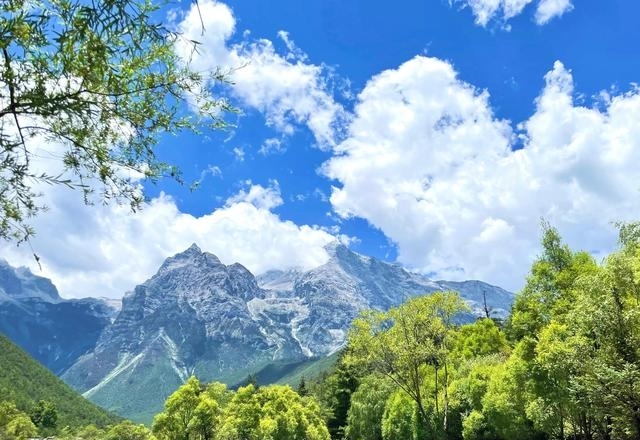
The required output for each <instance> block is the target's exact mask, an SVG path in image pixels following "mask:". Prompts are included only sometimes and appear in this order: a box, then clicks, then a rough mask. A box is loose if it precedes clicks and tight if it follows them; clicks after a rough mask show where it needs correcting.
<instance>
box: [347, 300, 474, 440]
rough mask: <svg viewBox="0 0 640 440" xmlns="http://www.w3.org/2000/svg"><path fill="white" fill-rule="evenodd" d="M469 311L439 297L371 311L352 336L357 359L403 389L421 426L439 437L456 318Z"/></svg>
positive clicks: (444, 423) (445, 421)
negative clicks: (429, 428) (413, 402)
mask: <svg viewBox="0 0 640 440" xmlns="http://www.w3.org/2000/svg"><path fill="white" fill-rule="evenodd" d="M466 310H468V307H467V305H466V304H465V303H464V302H463V301H462V300H461V299H460V297H459V296H458V294H457V293H455V292H436V293H434V294H432V295H428V296H422V297H417V298H413V299H411V300H409V301H407V302H406V303H404V304H402V305H400V306H399V307H397V308H393V309H391V310H389V311H388V312H377V311H370V312H367V313H366V314H364V316H362V317H361V318H358V319H356V320H355V322H354V324H353V327H352V330H351V332H350V334H349V340H348V341H349V347H350V349H351V353H352V356H353V357H354V360H355V361H356V362H362V363H365V364H367V365H369V366H370V368H372V369H373V370H374V371H377V372H379V373H380V374H383V375H385V376H387V377H388V378H389V379H391V380H392V381H393V382H394V383H395V384H396V385H397V386H398V387H400V388H401V389H402V390H404V391H405V392H406V393H407V394H408V395H409V396H410V397H411V398H412V399H413V400H414V401H415V403H416V406H417V409H418V413H419V415H420V423H421V424H422V425H423V426H424V427H428V426H430V427H431V430H432V431H433V433H434V434H436V435H441V434H442V433H445V434H446V433H447V431H448V413H449V398H448V394H447V388H448V384H449V379H450V377H449V368H450V359H449V351H450V348H451V344H452V342H453V338H452V333H453V331H454V328H453V318H454V317H455V316H456V315H457V314H459V313H461V312H463V311H466ZM440 398H442V407H441V406H440ZM431 407H432V408H433V412H431V411H430V408H431ZM432 420H433V421H435V422H436V423H435V424H432Z"/></svg>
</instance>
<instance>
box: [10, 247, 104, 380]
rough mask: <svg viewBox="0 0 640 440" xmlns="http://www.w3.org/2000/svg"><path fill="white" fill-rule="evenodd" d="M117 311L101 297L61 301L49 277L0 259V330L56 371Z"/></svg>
mask: <svg viewBox="0 0 640 440" xmlns="http://www.w3.org/2000/svg"><path fill="white" fill-rule="evenodd" d="M116 313H117V310H116V309H115V308H114V307H113V306H112V305H111V304H108V303H107V302H105V301H104V300H101V299H96V298H85V299H74V300H64V299H62V298H60V296H59V295H58V290H57V289H56V287H55V286H54V285H53V284H52V283H51V281H50V280H48V279H47V278H43V277H39V276H37V275H34V274H32V273H31V271H30V270H29V269H27V268H24V267H21V268H17V269H15V268H13V267H11V266H10V265H9V264H8V263H7V262H6V261H3V260H0V333H3V334H5V335H6V336H7V337H8V338H9V339H11V340H12V341H13V342H14V343H16V344H17V345H19V346H20V347H21V348H22V349H24V350H25V351H26V352H27V353H29V354H30V355H31V356H32V357H34V358H35V359H36V360H38V361H39V362H40V363H42V364H43V365H44V366H46V367H47V368H49V369H50V370H51V371H53V372H54V373H55V374H58V375H59V374H62V373H63V372H64V371H66V370H67V369H68V368H69V367H70V366H71V365H72V364H73V363H74V362H76V361H77V359H78V358H79V357H80V356H81V355H83V354H85V353H86V352H88V351H91V350H93V348H94V347H95V344H96V341H97V340H98V337H99V336H100V334H101V333H102V331H103V330H104V329H105V328H106V327H107V326H108V325H109V324H110V323H111V321H112V319H113V318H114V317H115V315H116Z"/></svg>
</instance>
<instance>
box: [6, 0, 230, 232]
mask: <svg viewBox="0 0 640 440" xmlns="http://www.w3.org/2000/svg"><path fill="white" fill-rule="evenodd" d="M157 16H158V6H157V4H155V3H153V2H152V1H150V0H93V1H83V0H5V1H2V2H0V237H2V238H4V239H9V240H14V241H17V242H20V241H23V240H26V239H28V238H29V237H30V236H31V235H32V234H33V232H34V231H33V230H32V228H31V227H30V226H29V219H30V217H33V216H34V215H36V214H38V212H39V211H40V210H41V209H43V206H42V205H41V204H39V203H38V200H37V198H38V195H39V193H38V192H37V190H36V189H34V187H35V186H37V185H38V184H40V183H48V184H53V185H67V186H70V187H74V188H78V189H80V190H81V191H82V192H83V194H84V197H85V201H86V202H90V201H91V200H92V196H91V194H92V193H93V192H95V191H97V192H98V193H99V197H98V199H99V200H102V201H104V202H108V201H110V200H115V201H118V202H128V203H130V205H131V208H132V209H134V210H135V209H138V208H139V207H140V205H141V203H142V202H143V196H142V194H141V192H140V189H139V186H138V185H137V183H136V181H137V179H139V178H141V177H144V178H149V179H156V178H158V177H161V176H165V175H169V176H172V177H174V178H177V179H179V173H178V171H177V170H176V169H175V168H173V167H171V166H170V165H168V164H165V163H162V162H161V161H159V160H157V158H156V155H155V154H154V146H155V145H156V143H157V142H158V140H159V137H160V136H161V135H163V134H164V133H174V132H176V131H179V130H182V129H196V128H197V127H201V126H202V124H206V125H208V126H210V127H213V128H220V127H223V126H225V122H224V121H223V119H222V116H223V114H224V112H225V111H228V110H232V109H231V107H230V106H229V104H228V102H227V101H225V100H224V99H216V98H214V97H213V96H212V95H211V94H209V93H208V92H207V85H208V84H210V82H211V81H225V80H226V79H227V78H226V75H225V74H223V73H222V72H221V71H215V72H195V71H193V70H192V69H190V68H189V66H188V65H187V64H185V60H183V59H182V58H180V57H179V56H178V55H177V52H176V50H175V48H176V45H177V44H188V45H191V46H192V47H193V49H194V50H195V49H196V45H197V42H194V41H184V40H182V37H181V36H180V35H179V34H177V33H175V32H172V31H171V30H169V29H168V28H167V27H165V26H164V25H163V24H162V23H161V22H158V21H157ZM186 101H189V102H190V103H192V104H194V103H195V105H193V107H197V110H198V112H199V113H198V114H195V113H189V112H185V111H184V104H185V102H186ZM36 162H40V164H36ZM43 164H44V166H43ZM51 169H55V170H56V171H55V172H53V173H52V172H51V171H50V170H51Z"/></svg>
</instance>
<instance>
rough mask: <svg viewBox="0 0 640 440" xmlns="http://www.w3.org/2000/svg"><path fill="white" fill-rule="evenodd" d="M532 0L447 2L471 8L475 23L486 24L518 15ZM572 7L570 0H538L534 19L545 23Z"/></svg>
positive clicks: (538, 22)
mask: <svg viewBox="0 0 640 440" xmlns="http://www.w3.org/2000/svg"><path fill="white" fill-rule="evenodd" d="M532 2H533V0H449V4H454V3H459V4H462V5H463V7H468V8H469V9H471V12H472V13H473V15H474V17H475V21H476V24H478V25H480V26H487V25H488V24H489V23H490V22H491V21H493V20H499V21H504V22H506V21H508V20H510V19H512V18H513V17H515V16H517V15H520V14H521V13H522V11H523V10H524V9H525V7H526V6H527V5H529V4H530V3H532ZM571 9H573V5H572V3H571V0H539V1H538V4H537V6H536V13H535V21H536V23H537V24H539V25H543V24H546V23H547V22H548V21H549V20H551V19H552V18H554V17H559V16H561V15H562V14H564V13H565V12H568V11H570V10H571Z"/></svg>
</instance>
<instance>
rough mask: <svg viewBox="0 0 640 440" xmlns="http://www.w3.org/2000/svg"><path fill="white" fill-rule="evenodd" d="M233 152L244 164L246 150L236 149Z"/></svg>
mask: <svg viewBox="0 0 640 440" xmlns="http://www.w3.org/2000/svg"><path fill="white" fill-rule="evenodd" d="M232 151H233V155H234V156H235V158H236V160H237V161H238V162H244V156H245V152H244V148H242V147H235V148H234V149H233V150H232Z"/></svg>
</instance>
